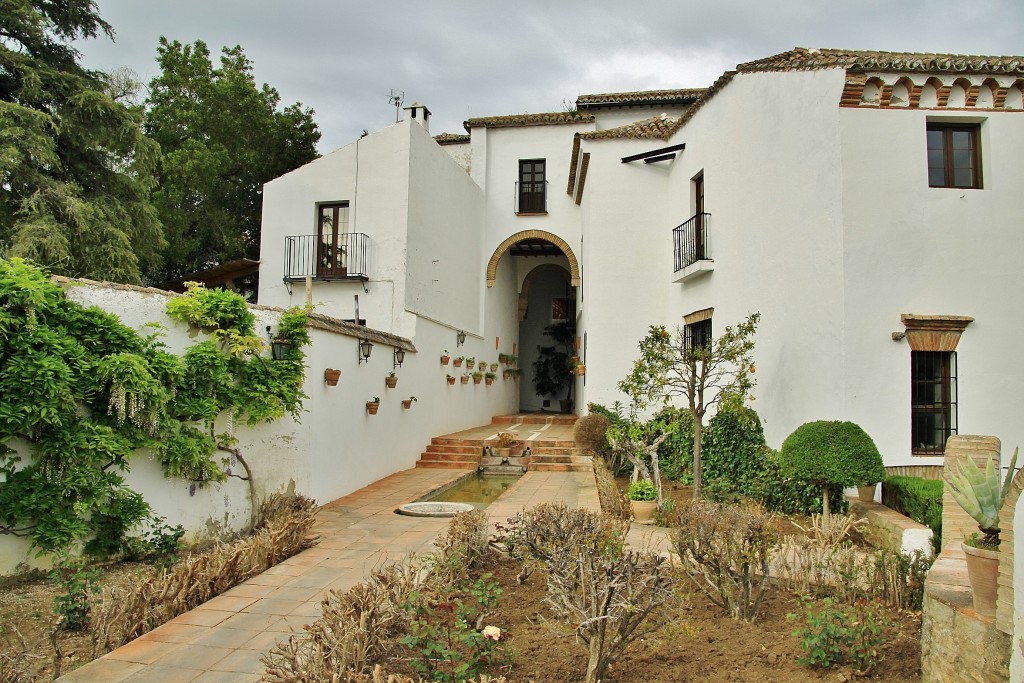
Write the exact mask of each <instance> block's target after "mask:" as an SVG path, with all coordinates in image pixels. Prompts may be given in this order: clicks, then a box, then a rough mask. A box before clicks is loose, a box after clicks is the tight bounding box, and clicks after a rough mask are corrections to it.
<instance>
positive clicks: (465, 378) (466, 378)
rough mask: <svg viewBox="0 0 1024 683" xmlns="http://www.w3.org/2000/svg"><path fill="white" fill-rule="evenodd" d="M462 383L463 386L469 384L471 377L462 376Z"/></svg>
mask: <svg viewBox="0 0 1024 683" xmlns="http://www.w3.org/2000/svg"><path fill="white" fill-rule="evenodd" d="M462 383H463V384H469V375H463V376H462Z"/></svg>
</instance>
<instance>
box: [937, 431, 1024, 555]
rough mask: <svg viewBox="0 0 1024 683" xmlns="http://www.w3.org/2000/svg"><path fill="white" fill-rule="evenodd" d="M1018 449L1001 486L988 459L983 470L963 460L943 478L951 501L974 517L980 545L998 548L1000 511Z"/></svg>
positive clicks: (971, 460)
mask: <svg viewBox="0 0 1024 683" xmlns="http://www.w3.org/2000/svg"><path fill="white" fill-rule="evenodd" d="M1018 450H1020V449H1015V450H1014V451H1013V459H1012V460H1010V468H1009V470H1007V472H1006V478H1005V479H1004V480H1003V484H1002V486H1000V485H999V473H998V472H997V471H996V469H995V467H994V466H993V465H992V459H991V458H989V459H987V460H986V463H985V470H984V471H982V469H981V468H980V467H978V464H977V463H976V462H974V460H973V459H972V458H963V459H961V460H960V461H959V462H958V463H957V465H956V468H955V469H956V471H951V472H950V473H949V477H948V478H947V479H946V483H947V484H948V485H949V492H950V493H952V494H953V498H954V499H956V502H958V503H960V507H962V508H963V509H964V510H965V511H966V512H967V514H969V515H970V516H971V517H973V518H974V521H976V522H977V523H978V528H979V529H981V533H982V534H984V536H983V537H982V538H981V539H980V540H979V545H983V546H985V547H991V548H998V547H999V510H1000V509H1001V508H1002V507H1003V501H1004V500H1005V499H1006V494H1007V493H1008V492H1009V490H1010V481H1011V480H1012V479H1013V468H1014V466H1015V465H1016V464H1017V451H1018Z"/></svg>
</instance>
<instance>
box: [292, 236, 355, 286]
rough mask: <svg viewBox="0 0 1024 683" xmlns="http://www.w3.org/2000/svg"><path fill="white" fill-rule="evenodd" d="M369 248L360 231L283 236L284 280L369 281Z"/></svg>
mask: <svg viewBox="0 0 1024 683" xmlns="http://www.w3.org/2000/svg"><path fill="white" fill-rule="evenodd" d="M369 251H370V238H369V237H368V236H367V235H364V234H363V233H361V232H345V233H338V234H335V235H291V236H288V237H285V238H284V280H285V282H292V281H294V280H305V279H306V278H307V277H311V278H313V279H314V280H322V281H334V280H361V281H365V280H368V279H369V268H368V266H369Z"/></svg>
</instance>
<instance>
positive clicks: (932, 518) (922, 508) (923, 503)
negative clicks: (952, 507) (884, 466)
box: [882, 476, 943, 550]
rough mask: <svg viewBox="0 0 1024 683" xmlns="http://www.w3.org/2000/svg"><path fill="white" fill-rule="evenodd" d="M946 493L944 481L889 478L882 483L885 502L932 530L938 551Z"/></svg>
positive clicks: (883, 500)
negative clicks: (943, 499)
mask: <svg viewBox="0 0 1024 683" xmlns="http://www.w3.org/2000/svg"><path fill="white" fill-rule="evenodd" d="M942 492H943V483H942V480H941V479H921V478H920V477H899V476H896V477H887V478H886V479H885V481H884V482H883V484H882V502H883V503H884V504H885V505H886V506H887V507H890V508H892V509H893V510H895V511H896V512H899V513H900V514H902V515H906V516H907V517H910V518H911V519H912V520H914V521H915V522H918V523H919V524H924V525H925V526H927V527H929V528H931V530H932V542H933V544H936V550H938V549H939V547H938V545H937V544H939V543H941V540H942Z"/></svg>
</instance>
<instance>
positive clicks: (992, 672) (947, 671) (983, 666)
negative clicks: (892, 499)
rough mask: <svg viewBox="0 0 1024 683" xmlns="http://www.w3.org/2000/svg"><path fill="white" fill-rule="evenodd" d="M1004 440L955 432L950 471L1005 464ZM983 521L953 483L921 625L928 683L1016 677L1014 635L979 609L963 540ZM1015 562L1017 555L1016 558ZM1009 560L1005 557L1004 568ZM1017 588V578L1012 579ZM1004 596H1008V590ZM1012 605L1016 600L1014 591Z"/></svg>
mask: <svg viewBox="0 0 1024 683" xmlns="http://www.w3.org/2000/svg"><path fill="white" fill-rule="evenodd" d="M999 449H1000V444H999V439H997V438H996V437H993V436H966V435H961V436H952V437H950V438H949V441H947V442H946V457H945V465H944V470H945V472H944V473H945V474H948V472H949V471H950V467H951V466H953V463H955V462H956V461H957V460H961V459H963V458H973V459H974V460H975V462H978V463H979V464H984V461H985V460H986V459H990V458H991V459H994V460H995V462H996V463H997V464H998V463H999ZM976 529H977V523H976V522H975V521H974V519H973V518H972V517H971V516H970V515H968V514H967V513H966V512H965V511H964V510H963V508H961V507H960V505H959V504H958V503H957V502H956V500H954V499H953V497H952V496H951V495H950V493H949V487H948V486H947V487H946V491H945V493H944V495H943V504H942V553H941V554H940V555H939V558H938V559H937V560H936V561H935V564H934V565H932V568H931V571H929V572H928V578H927V579H926V580H925V595H924V608H923V615H922V624H921V680H922V682H923V683H1005V681H1008V680H1009V677H1010V643H1011V637H1010V636H1009V635H1008V634H1007V633H1004V632H1003V631H1002V630H1000V629H999V628H998V627H997V626H996V619H994V618H992V617H985V616H982V615H980V614H978V613H977V612H975V610H974V601H973V599H972V597H971V586H970V581H969V580H968V578H967V562H966V560H965V559H964V552H963V550H962V549H961V548H960V543H961V541H962V540H963V538H964V536H965V535H966V534H969V533H971V532H972V531H974V530H976ZM1010 559H1011V561H1012V554H1011V556H1010ZM1003 564H1005V562H1004V561H1003V559H1002V558H1001V560H1000V571H1002V565H1003ZM1011 591H1012V577H1011ZM1000 598H1001V599H1003V595H1002V588H1001V590H1000ZM1009 604H1010V605H1011V606H1012V604H1013V596H1012V592H1011V594H1010V596H1009Z"/></svg>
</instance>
